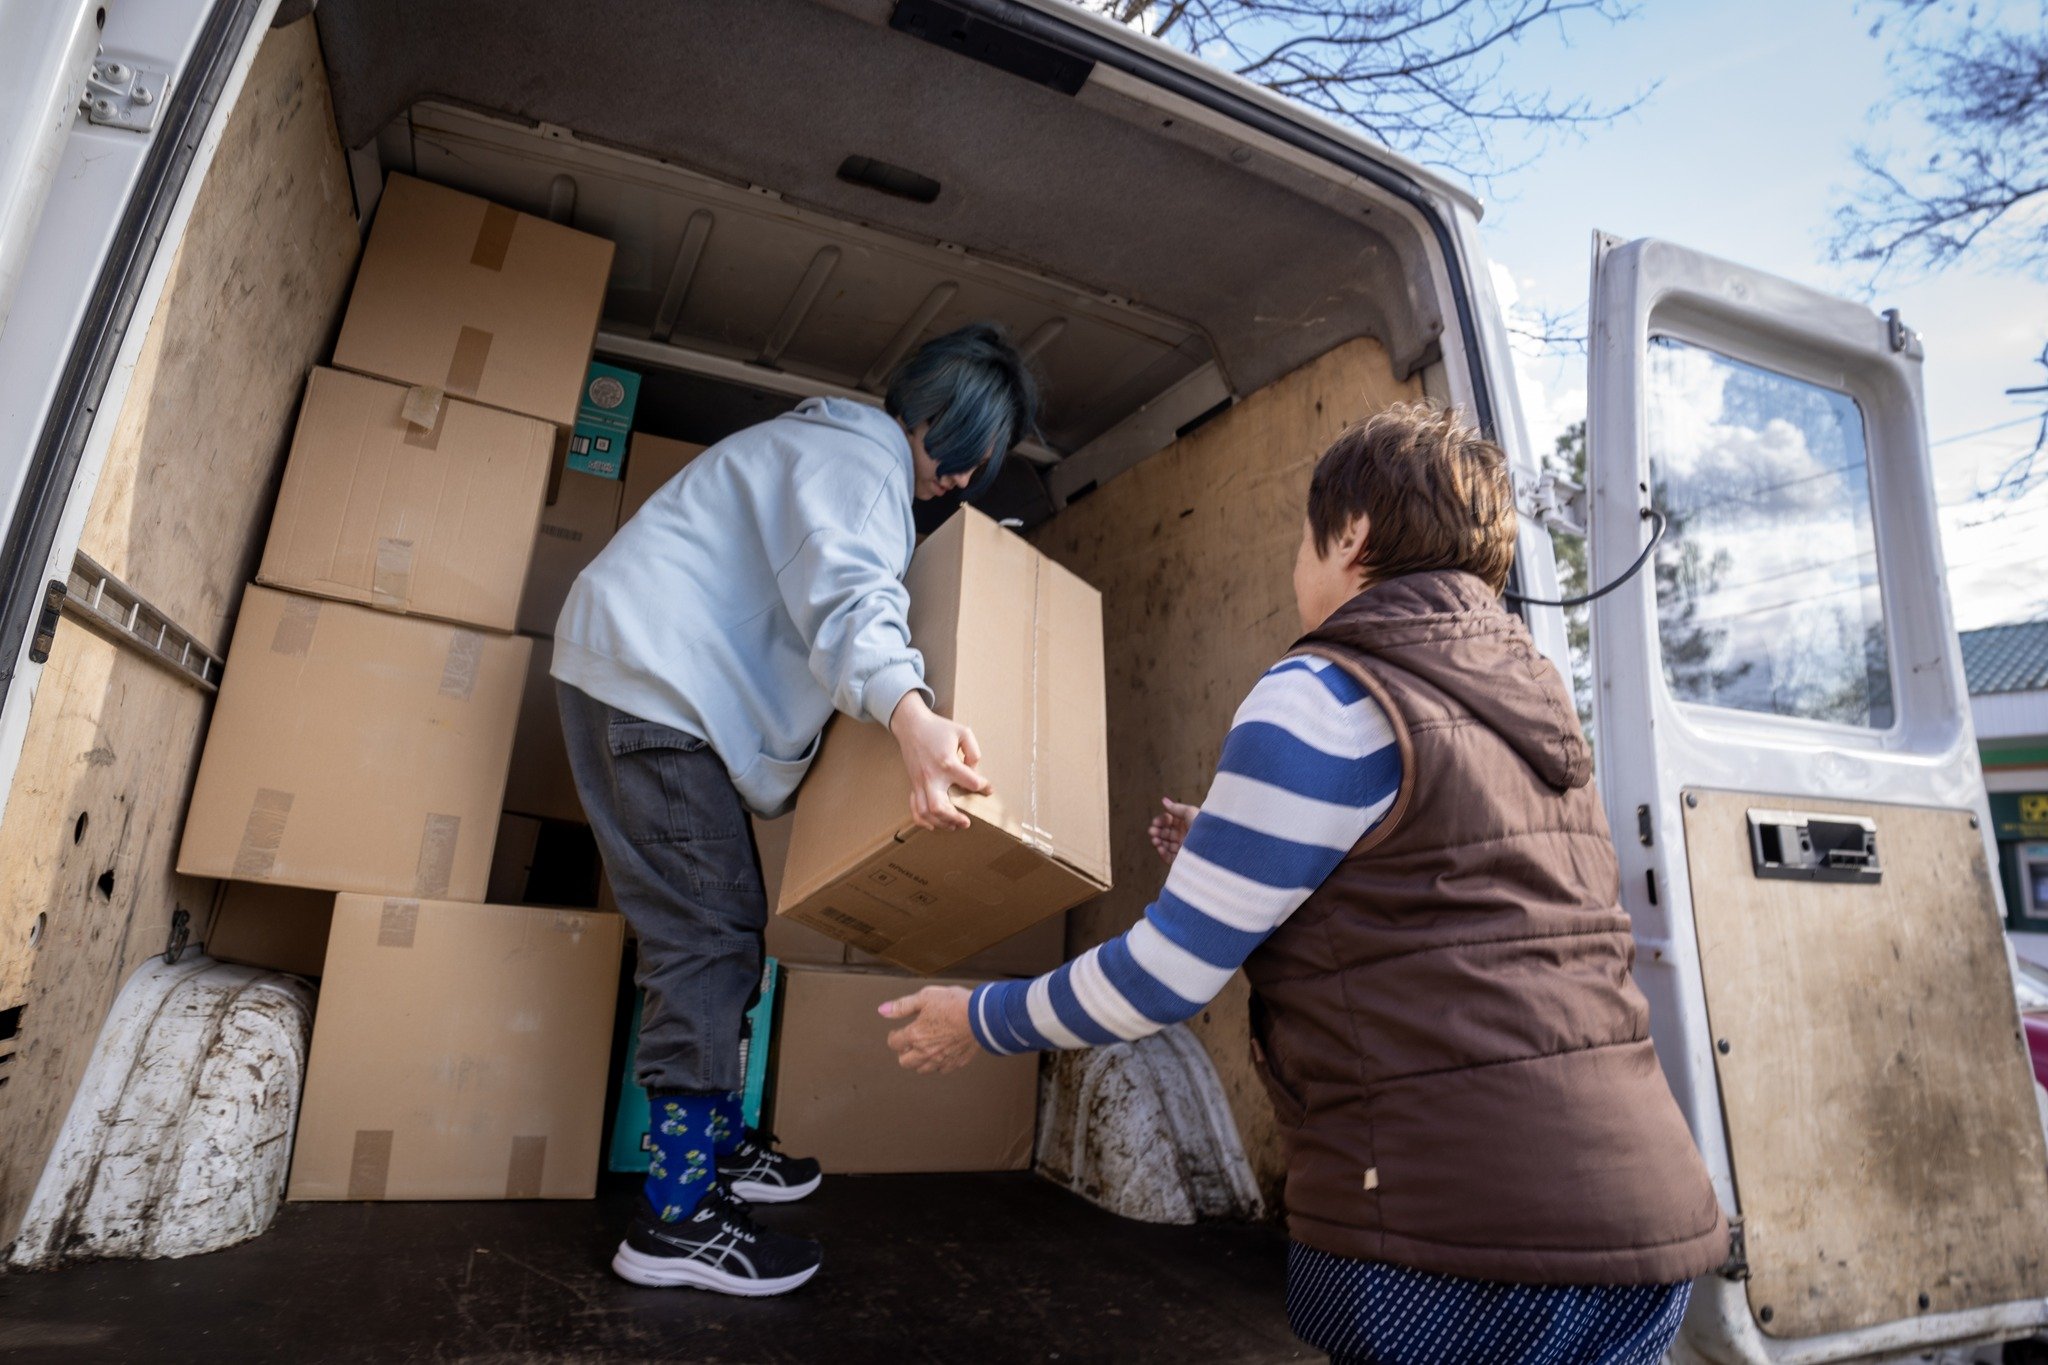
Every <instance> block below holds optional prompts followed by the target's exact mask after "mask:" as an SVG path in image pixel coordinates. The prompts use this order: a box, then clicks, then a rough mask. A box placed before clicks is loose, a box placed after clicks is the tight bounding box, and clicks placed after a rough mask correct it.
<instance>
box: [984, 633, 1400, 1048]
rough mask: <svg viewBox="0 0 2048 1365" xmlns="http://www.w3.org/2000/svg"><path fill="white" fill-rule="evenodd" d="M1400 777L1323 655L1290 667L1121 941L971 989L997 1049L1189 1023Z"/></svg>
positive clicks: (1357, 833) (1390, 747)
mask: <svg viewBox="0 0 2048 1365" xmlns="http://www.w3.org/2000/svg"><path fill="white" fill-rule="evenodd" d="M1400 784H1401V751H1400V749H1399V747H1398V746H1397V744H1396V743H1395V740H1394V732H1393V729H1392V727H1391V726H1390V725H1389V724H1388V722H1387V717H1386V713H1385V712H1384V711H1382V710H1381V709H1380V706H1379V703H1377V702H1375V701H1374V700H1373V699H1372V697H1371V695H1370V694H1368V693H1367V692H1366V690H1365V688H1364V687H1363V686H1362V685H1361V684H1360V683H1359V682H1358V680H1357V679H1356V678H1354V677H1352V676H1351V675H1350V674H1349V673H1347V672H1345V671H1344V670H1343V669H1342V668H1339V667H1337V666H1336V665H1335V664H1332V663H1330V662H1329V661H1328V660H1325V659H1317V658H1297V659H1288V660H1284V661H1283V662H1281V663H1279V664H1277V665H1275V666H1274V667H1273V668H1272V669H1271V670H1270V671H1268V672H1267V674H1266V675H1265V676H1264V677H1263V678H1261V679H1259V682H1258V685H1257V686H1256V687H1254V688H1252V690H1251V695H1249V696H1247V697H1246V698H1245V699H1244V704H1243V705H1242V706H1240V707H1239V708H1238V710H1237V719H1236V720H1235V721H1234V722H1233V723H1232V725H1231V729H1230V735H1229V738H1228V739H1226V740H1225V741H1224V744H1223V760H1222V762H1221V763H1220V764H1219V765H1218V767H1217V771H1216V778H1215V781H1214V782H1213V783H1212V784H1211V785H1210V788H1209V796H1208V799H1207V800H1205V801H1204V802H1203V803H1202V808H1201V811H1200V812H1199V813H1198V814H1197V815H1196V816H1195V818H1194V821H1193V823H1192V824H1191V825H1190V826H1189V829H1188V834H1187V840H1186V842H1185V843H1184V844H1183V845H1182V847H1181V851H1180V853H1179V855H1178V856H1176V857H1175V858H1174V860H1173V866H1172V867H1171V868H1170V869H1169V870H1168V872H1167V875H1166V887H1165V889H1164V890H1163V891H1161V892H1160V893H1159V899H1158V900H1156V901H1154V902H1153V903H1152V904H1151V905H1150V906H1149V907H1148V908H1147V909H1146V911H1145V917H1144V918H1143V919H1141V920H1139V921H1138V922H1137V924H1135V925H1133V926H1132V927H1131V929H1130V931H1129V932H1127V933H1125V934H1123V935H1122V936H1121V937H1118V938H1113V939H1111V940H1110V941H1109V942H1107V943H1104V944H1101V945H1100V946H1098V947H1095V948H1091V949H1089V950H1088V951H1087V952H1085V953H1083V954H1081V956H1079V957H1077V958H1075V959H1074V960H1073V961H1072V962H1069V963H1067V964H1065V965H1064V966H1061V967H1058V968H1055V969H1054V970H1053V971H1050V972H1048V973H1046V974H1045V975H1044V976H1041V977H1039V978H1037V979H1036V980H1033V981H995V982H990V983H989V984H987V985H984V986H979V987H977V988H976V989H975V992H974V997H973V1000H972V1002H971V1004H970V1006H969V1009H968V1017H969V1019H970V1020H971V1021H972V1023H973V1027H974V1036H975V1039H976V1041H978V1042H979V1043H980V1044H981V1045H982V1046H983V1047H984V1048H986V1049H987V1050H989V1051H990V1052H995V1053H1012V1052H1028V1051H1032V1050H1035V1049H1042V1048H1072V1047H1092V1046H1094V1045H1096V1044H1099V1043H1111V1042H1115V1041H1117V1040H1118V1039H1126V1040H1128V1039H1133V1038H1142V1037H1144V1036H1145V1035H1146V1034H1148V1033H1155V1032H1157V1031H1158V1030H1160V1029H1162V1028H1165V1027H1166V1026H1167V1025H1168V1024H1176V1023H1179V1022H1180V1021H1182V1020H1184V1019H1188V1018H1191V1017H1192V1016H1193V1015H1195V1014H1196V1013H1198V1012H1199V1011H1200V1010H1201V1009H1202V1007H1203V1006H1204V1005H1206V1004H1208V1003H1209V1002H1210V1001H1211V1000H1213V999H1215V998H1216V995H1217V993H1218V992H1219V991H1221V990H1222V989H1223V986H1224V983H1225V982H1227V981H1229V980H1230V976H1231V973H1233V972H1235V971H1236V970H1237V969H1238V968H1239V967H1240V966H1242V965H1243V964H1244V960H1245V959H1246V958H1247V957H1250V956H1251V954H1252V950H1253V949H1255V948H1257V947H1258V946H1259V945H1260V944H1261V943H1263V942H1265V940H1266V937H1267V935H1269V934H1271V933H1272V932H1273V931H1274V930H1275V929H1277V928H1279V927H1280V924H1281V923H1282V921H1284V920H1285V919H1286V918H1287V917H1288V916H1289V915H1291V914H1293V913H1294V911H1295V908H1296V907H1297V906H1299V905H1300V904H1301V903H1302V902H1303V901H1305V900H1307V899H1308V897H1309V893H1310V892H1312V891H1314V890H1315V889H1316V887H1318V886H1320V885H1321V884H1322V881H1323V878H1325V877H1327V876H1329V875H1330V873H1331V871H1332V870H1333V869H1334V868H1335V867H1336V866H1337V864H1338V863H1340V862H1342V861H1343V859H1344V855H1345V854H1347V853H1349V852H1350V851H1351V849H1352V847H1353V845H1355V844H1356V843H1357V842H1358V841H1359V840H1360V839H1361V838H1363V837H1364V836H1365V834H1366V832H1367V831H1369V830H1370V829H1372V827H1373V826H1374V825H1376V824H1378V823H1379V822H1380V820H1381V819H1382V818H1384V817H1385V815H1386V813H1387V811H1388V810H1390V809H1391V808H1392V807H1393V804H1394V797H1395V795H1396V794H1397V792H1398V791H1399V788H1400Z"/></svg>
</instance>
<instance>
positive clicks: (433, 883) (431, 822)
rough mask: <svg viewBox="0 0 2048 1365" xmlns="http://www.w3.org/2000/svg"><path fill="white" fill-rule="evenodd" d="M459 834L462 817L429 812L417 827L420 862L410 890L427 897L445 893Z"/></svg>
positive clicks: (453, 863) (452, 869) (453, 871)
mask: <svg viewBox="0 0 2048 1365" xmlns="http://www.w3.org/2000/svg"><path fill="white" fill-rule="evenodd" d="M461 837H462V817H461V816H459V815H436V814H434V813H432V812H429V813H428V815H427V818H426V820H425V821H424V822H423V823H422V825H421V827H420V865H419V870H418V871H417V872H416V873H415V874H414V876H413V885H412V890H413V894H414V895H416V896H424V897H426V898H427V899H428V900H434V899H436V898H438V897H441V896H445V895H447V894H448V882H449V880H450V879H451V878H452V877H453V876H454V875H455V845H456V844H457V842H459V841H460V839H461Z"/></svg>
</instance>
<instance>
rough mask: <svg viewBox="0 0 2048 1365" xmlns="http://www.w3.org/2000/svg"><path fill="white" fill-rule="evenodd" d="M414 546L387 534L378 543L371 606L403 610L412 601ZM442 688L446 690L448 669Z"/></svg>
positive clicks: (443, 674) (389, 609)
mask: <svg viewBox="0 0 2048 1365" xmlns="http://www.w3.org/2000/svg"><path fill="white" fill-rule="evenodd" d="M412 557H413V547H412V542H411V541H409V540H399V539H398V538H397V537H395V536H385V537H383V538H382V539H380V540H379V541H378V542H377V564H376V567H375V568H374V569H372V570H371V571H370V605H371V606H373V607H378V608H381V609H382V610H384V611H403V610H405V605H406V603H408V602H410V601H412ZM442 691H443V693H444V694H445V692H446V691H447V675H446V669H443V672H442Z"/></svg>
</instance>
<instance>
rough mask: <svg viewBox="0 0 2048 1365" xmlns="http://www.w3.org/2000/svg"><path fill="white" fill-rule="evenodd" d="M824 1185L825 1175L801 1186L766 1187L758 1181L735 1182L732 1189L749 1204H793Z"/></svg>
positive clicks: (815, 1177) (813, 1178) (815, 1176)
mask: <svg viewBox="0 0 2048 1365" xmlns="http://www.w3.org/2000/svg"><path fill="white" fill-rule="evenodd" d="M824 1183H825V1177H824V1176H823V1175H814V1176H812V1177H811V1178H810V1179H809V1180H807V1181H805V1182H804V1183H803V1184H801V1185H764V1184H762V1183H761V1182H760V1181H758V1180H735V1181H733V1182H732V1185H731V1187H730V1188H731V1189H732V1192H733V1193H734V1194H736V1195H738V1196H739V1197H740V1198H742V1199H744V1200H746V1201H747V1202H748V1203H749V1204H793V1203H795V1202H796V1201H797V1200H799V1199H801V1198H803V1197H804V1196H805V1195H807V1194H809V1193H810V1192H811V1191H812V1190H815V1189H817V1188H818V1186H820V1185H822V1184H824Z"/></svg>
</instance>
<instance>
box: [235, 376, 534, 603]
mask: <svg viewBox="0 0 2048 1365" xmlns="http://www.w3.org/2000/svg"><path fill="white" fill-rule="evenodd" d="M411 418H419V419H422V420H423V421H424V422H425V425H415V423H414V422H413V421H412V420H410V419H411ZM554 441H555V433H554V429H553V428H552V427H550V426H549V425H548V424H547V423H545V422H537V421H535V420H533V419H532V418H530V417H520V416H517V415H516V414H513V413H509V412H499V411H498V410H497V409H495V408H486V407H479V406H478V405H477V404H475V403H464V402H461V401H459V400H457V399H453V398H441V397H434V396H429V395H425V394H423V393H422V391H421V390H418V389H407V388H405V387H403V386H401V385H398V384H387V383H385V382H383V381H382V380H378V379H365V378H364V377H363V376H361V375H355V374H348V373H345V372H343V371H341V370H327V369H316V370H314V371H313V374H312V377H311V378H310V379H309V380H308V381H307V383H306V397H305V401H304V403H302V404H301V405H300V408H299V424H298V429H297V431H296V432H295V433H294V434H293V436H292V451H291V458H290V460H289V461H287V462H286V464H285V470H284V487H283V488H282V489H281V490H280V491H279V493H278V497H277V511H276V513H275V515H274V516H273V517H272V518H271V522H270V538H269V540H268V541H267V542H266V543H265V545H264V548H263V563H262V566H261V567H260V568H258V569H257V571H256V577H257V580H258V581H259V582H262V583H267V584H269V585H270V586H271V587H275V588H286V589H289V590H291V591H294V592H305V593H312V594H314V595H316V596H319V597H331V598H335V599H337V600H339V601H343V602H359V603H362V604H363V605H365V606H372V607H376V608H378V609H379V610H382V611H394V612H400V613H404V614H407V615H417V616H434V617H439V618H440V619H442V620H446V621H456V622H465V623H469V624H473V625H479V626H488V627H490V628H492V629H493V630H510V629H512V626H513V624H514V622H515V621H516V620H517V619H518V616H519V590H520V585H521V584H523V583H524V582H525V581H526V569H527V565H528V563H529V562H530V561H531V560H532V558H533V542H534V533H535V530H536V529H537V527H538V525H539V522H540V509H541V503H542V498H543V496H544V494H545V493H546V491H547V481H548V467H549V462H550V460H551V458H552V456H553V453H554Z"/></svg>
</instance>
